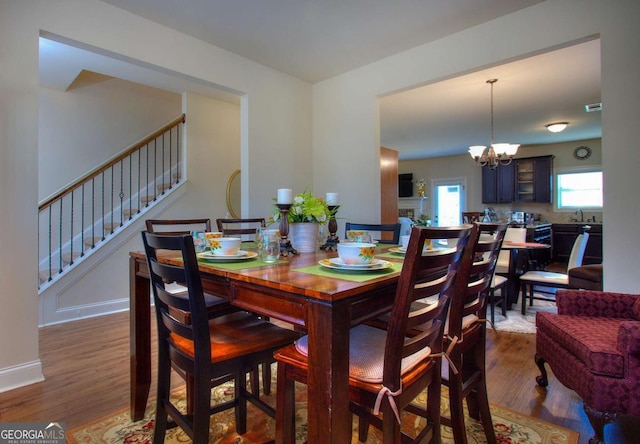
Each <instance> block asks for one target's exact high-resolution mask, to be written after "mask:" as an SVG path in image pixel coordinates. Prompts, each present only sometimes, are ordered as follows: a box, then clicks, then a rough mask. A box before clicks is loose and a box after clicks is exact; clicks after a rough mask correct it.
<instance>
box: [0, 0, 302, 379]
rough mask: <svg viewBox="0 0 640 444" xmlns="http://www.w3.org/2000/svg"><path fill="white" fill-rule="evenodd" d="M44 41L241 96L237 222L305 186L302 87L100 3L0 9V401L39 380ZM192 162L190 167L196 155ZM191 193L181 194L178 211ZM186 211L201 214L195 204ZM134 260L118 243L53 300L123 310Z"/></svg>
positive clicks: (133, 240) (125, 244)
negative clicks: (109, 303) (83, 297)
mask: <svg viewBox="0 0 640 444" xmlns="http://www.w3.org/2000/svg"><path fill="white" fill-rule="evenodd" d="M41 32H43V33H44V34H46V35H47V36H58V37H59V38H61V39H63V40H65V41H66V42H76V43H77V44H78V45H80V46H83V47H90V48H91V49H92V50H95V51H98V52H103V53H109V54H111V55H115V56H118V57H123V58H127V59H129V60H134V61H140V62H141V63H144V64H145V65H147V66H155V67H158V68H159V69H161V70H163V71H164V72H176V73H179V74H181V75H186V76H189V77H190V78H193V79H196V80H200V81H202V82H205V83H206V84H207V85H214V86H215V85H222V86H224V87H225V88H226V89H227V90H231V91H236V92H237V93H238V94H239V95H242V98H241V109H240V119H241V122H240V165H241V168H242V169H243V171H244V172H246V174H243V179H242V180H243V214H247V215H249V214H256V215H258V214H259V215H264V214H267V213H268V212H269V210H270V207H271V203H272V201H271V198H272V197H273V196H275V193H276V189H278V188H283V187H287V188H294V189H303V188H304V187H305V186H307V185H309V184H310V183H311V182H312V167H311V86H310V85H309V84H308V83H305V82H302V81H300V80H297V79H295V78H292V77H290V76H287V75H283V74H281V73H278V72H277V71H274V70H273V69H270V68H267V67H265V66H262V65H259V64H257V63H255V62H252V61H250V60H247V59H244V58H242V57H239V56H236V55H234V54H231V53H228V52H226V51H223V50H221V49H220V48H217V47H214V46H212V45H209V44H206V43H204V42H201V41H198V40H195V39H193V38H191V37H187V36H186V35H184V34H181V33H179V32H176V31H173V30H170V29H168V28H166V27H163V26H160V25H158V24H155V23H153V22H150V21H148V20H145V19H142V18H140V17H137V16H134V15H132V14H129V13H127V12H125V11H123V10H121V9H118V8H115V7H112V6H109V5H107V4H105V3H103V2H100V1H97V0H58V1H55V2H51V1H49V0H33V1H29V2H14V1H5V0H2V1H0V38H1V39H2V42H3V43H2V50H1V51H0V57H1V60H0V63H1V64H2V66H3V74H2V79H1V81H0V92H1V93H2V97H3V100H2V101H1V103H0V116H1V117H0V118H1V121H0V147H1V149H0V152H1V153H2V158H3V159H2V160H3V161H2V162H0V182H1V185H2V186H0V214H1V216H0V227H1V228H2V229H1V230H0V246H1V248H2V250H3V251H5V252H11V254H10V255H9V254H4V255H2V259H0V261H1V262H0V279H1V280H2V282H3V289H2V292H1V293H0V302H1V303H2V305H3V309H2V310H1V311H0V337H1V338H3V339H0V348H1V349H2V351H3V353H2V354H0V391H1V390H6V389H8V388H10V387H12V386H19V385H23V384H25V383H28V382H30V381H34V380H37V379H38V378H41V377H42V372H41V366H40V362H39V356H38V306H39V303H38V300H39V296H38V290H37V257H36V252H37V248H36V236H35V233H36V222H37V203H38V167H37V165H38V157H37V155H38V137H37V135H38V38H39V36H40V33H41ZM187 112H188V110H187ZM193 155H194V156H196V161H197V158H198V157H199V154H198V152H197V150H196V151H195V152H194V153H193ZM203 155H204V156H205V157H206V156H207V154H203ZM228 160H229V159H228ZM229 161H231V160H229ZM233 162H234V163H235V162H237V159H234V160H233ZM194 168H195V167H194ZM224 182H225V184H226V177H225V179H224ZM189 192H190V190H189V188H188V186H187V191H186V193H187V194H186V196H187V199H191V197H190V196H191V195H190V194H189ZM196 195H199V196H203V195H204V194H203V192H201V191H197V192H196ZM193 200H194V201H198V202H199V203H201V202H202V199H201V198H200V197H195V198H193ZM217 201H219V199H217V198H216V199H214V202H217ZM191 210H192V208H189V211H191ZM175 211H178V210H175ZM182 211H183V210H181V211H180V212H182ZM210 211H212V212H213V211H214V208H213V207H212V208H211V210H210ZM212 217H213V214H212ZM135 249H137V250H139V249H141V242H140V240H139V233H135V234H132V235H131V237H130V238H129V239H124V240H123V241H122V243H121V244H119V245H118V246H117V247H116V248H115V249H114V251H113V252H112V255H111V256H110V257H109V259H108V260H106V261H104V262H102V263H101V264H99V265H96V266H94V267H93V268H91V269H88V270H87V276H86V279H85V280H84V281H83V282H81V283H78V284H77V286H76V288H77V290H78V293H77V294H75V295H71V294H70V293H65V294H64V295H63V297H62V298H63V299H64V300H65V301H72V300H74V298H76V297H79V295H80V294H82V293H85V294H89V293H90V294H91V296H90V298H91V300H92V301H95V300H100V301H105V300H122V299H123V298H124V299H125V300H126V298H127V297H128V269H127V256H128V252H129V251H131V250H135ZM70 303H72V302H70Z"/></svg>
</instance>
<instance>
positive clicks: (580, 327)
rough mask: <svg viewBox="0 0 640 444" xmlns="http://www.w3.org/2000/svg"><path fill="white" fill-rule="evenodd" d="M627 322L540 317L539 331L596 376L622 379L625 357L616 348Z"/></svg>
mask: <svg viewBox="0 0 640 444" xmlns="http://www.w3.org/2000/svg"><path fill="white" fill-rule="evenodd" d="M622 321H624V319H616V318H600V317H587V316H565V315H557V314H554V313H546V312H538V313H536V327H537V328H538V330H544V332H545V333H546V334H547V335H548V336H549V337H550V338H551V339H553V340H554V341H556V342H557V343H558V344H559V345H561V346H562V347H563V348H564V349H566V350H568V351H569V352H570V353H572V354H573V355H574V356H576V358H577V359H579V360H580V361H582V362H583V363H584V364H585V365H586V366H587V367H588V368H589V370H590V371H591V372H592V373H596V374H600V375H604V376H611V377H616V378H621V377H623V376H624V357H623V355H622V353H620V352H619V351H618V349H617V347H616V344H617V339H618V329H619V328H620V323H621V322H622Z"/></svg>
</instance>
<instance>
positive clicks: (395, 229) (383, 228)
mask: <svg viewBox="0 0 640 444" xmlns="http://www.w3.org/2000/svg"><path fill="white" fill-rule="evenodd" d="M401 227H402V225H401V224H400V223H396V224H361V223H354V222H347V223H346V224H345V236H344V237H345V238H346V237H347V232H348V231H350V230H362V231H377V232H380V234H381V235H382V234H383V233H390V234H391V239H384V238H382V239H376V240H377V241H378V243H381V244H394V245H397V244H399V243H400V228H401Z"/></svg>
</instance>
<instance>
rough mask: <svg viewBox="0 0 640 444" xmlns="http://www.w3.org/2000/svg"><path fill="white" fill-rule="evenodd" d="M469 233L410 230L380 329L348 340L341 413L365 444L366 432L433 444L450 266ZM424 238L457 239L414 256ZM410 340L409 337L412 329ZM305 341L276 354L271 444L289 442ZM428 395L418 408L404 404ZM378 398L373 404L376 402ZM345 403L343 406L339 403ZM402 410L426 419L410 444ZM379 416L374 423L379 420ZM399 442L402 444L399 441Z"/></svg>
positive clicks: (365, 328) (355, 331) (303, 374)
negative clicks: (425, 301)
mask: <svg viewBox="0 0 640 444" xmlns="http://www.w3.org/2000/svg"><path fill="white" fill-rule="evenodd" d="M470 233H471V226H470V225H466V226H462V227H437V228H431V227H414V228H413V229H412V231H411V239H410V241H409V244H408V246H407V251H406V255H405V259H404V265H403V267H402V271H401V274H400V278H399V280H398V285H397V289H396V294H395V299H394V303H393V307H392V309H391V315H390V321H389V328H388V329H387V330H384V329H379V328H375V327H372V326H369V325H358V326H356V327H353V328H352V329H351V330H350V333H349V336H350V337H349V407H350V410H351V412H353V413H354V414H356V415H358V416H359V418H360V430H359V432H360V433H359V434H360V436H359V438H360V440H361V441H365V440H366V434H367V430H368V425H369V424H372V425H374V426H375V427H377V428H379V429H381V430H382V433H383V436H384V442H385V443H392V442H393V443H399V442H400V440H401V435H402V438H403V439H405V438H406V439H408V440H410V441H407V442H438V443H439V442H440V394H441V380H440V378H441V373H440V372H441V363H442V345H443V333H444V323H445V320H446V317H447V312H448V306H449V300H450V297H451V294H452V293H453V289H454V280H455V275H456V273H457V269H458V264H459V262H460V259H461V257H462V254H463V251H464V248H465V246H466V243H467V240H468V238H469V235H470ZM426 239H433V240H436V239H457V240H458V242H457V247H454V248H451V249H445V250H442V251H438V252H436V253H434V254H428V255H424V256H423V255H422V250H423V247H424V242H425V240H426ZM428 297H433V298H434V301H433V303H432V304H430V305H428V306H427V307H426V308H423V309H420V310H415V311H414V310H412V303H413V302H414V301H416V300H417V299H422V298H428ZM416 329H419V330H420V334H418V335H410V334H408V332H410V331H412V330H416ZM307 357H308V342H307V337H306V336H304V337H302V338H300V339H299V340H298V341H297V342H296V344H295V345H291V346H287V347H285V348H283V349H281V350H278V351H277V352H276V354H275V358H276V360H277V361H278V389H277V397H276V399H277V401H276V441H277V442H285V443H291V442H295V439H294V437H295V436H294V429H295V424H294V413H295V411H294V410H295V406H294V403H295V393H294V382H295V381H299V382H302V383H306V381H307V372H308V365H309V363H308V361H307ZM425 389H426V390H427V391H428V398H427V401H426V403H425V404H424V405H417V404H410V403H411V401H413V400H414V398H416V397H417V396H418V395H419V394H421V393H422V392H424V390H425ZM377 398H380V399H381V401H380V403H378V402H377V401H376V400H377ZM345 402H347V400H345ZM396 409H397V412H400V411H401V410H407V411H409V412H412V413H414V414H419V415H421V416H424V417H426V418H427V421H426V424H425V427H424V429H423V430H422V431H421V432H420V433H419V435H418V437H417V438H416V440H415V441H414V440H412V439H411V438H409V437H408V436H407V435H406V434H402V432H401V427H400V422H399V413H396ZM379 412H381V413H382V418H380V416H379ZM403 442H405V441H403Z"/></svg>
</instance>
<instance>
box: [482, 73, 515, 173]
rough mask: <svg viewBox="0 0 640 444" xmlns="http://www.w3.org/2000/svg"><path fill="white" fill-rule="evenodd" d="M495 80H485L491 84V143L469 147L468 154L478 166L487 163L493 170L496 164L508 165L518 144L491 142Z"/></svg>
mask: <svg viewBox="0 0 640 444" xmlns="http://www.w3.org/2000/svg"><path fill="white" fill-rule="evenodd" d="M497 81H498V79H489V80H487V83H488V84H490V85H491V144H490V145H489V147H488V148H487V147H486V146H484V145H473V146H470V147H469V154H470V155H471V157H472V158H473V160H474V161H475V162H476V165H478V166H480V167H483V166H485V165H488V166H489V169H491V170H495V169H496V168H497V167H498V165H505V166H506V165H509V164H510V163H511V160H512V159H513V156H515V154H516V153H517V152H518V147H519V146H520V145H515V144H512V143H494V142H493V84H494V83H496V82H497Z"/></svg>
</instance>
